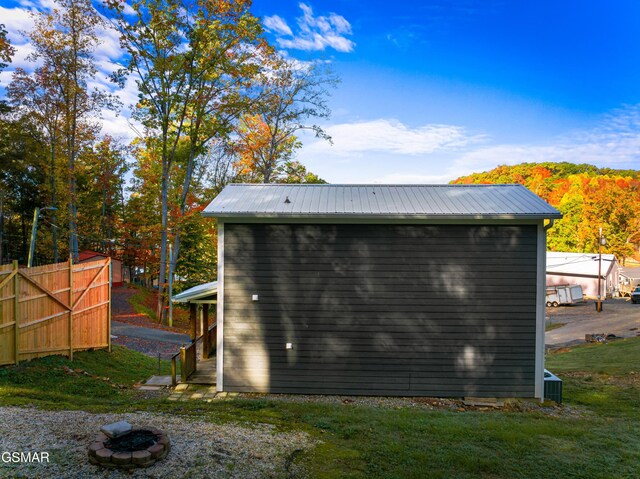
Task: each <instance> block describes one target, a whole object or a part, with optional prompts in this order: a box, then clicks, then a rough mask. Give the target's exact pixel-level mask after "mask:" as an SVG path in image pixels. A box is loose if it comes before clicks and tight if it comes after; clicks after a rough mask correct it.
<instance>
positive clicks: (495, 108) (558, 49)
mask: <svg viewBox="0 0 640 479" xmlns="http://www.w3.org/2000/svg"><path fill="white" fill-rule="evenodd" d="M51 5H52V0H20V1H19V2H15V1H13V0H12V1H8V0H0V18H2V20H0V22H2V23H5V24H6V25H7V28H8V30H9V33H10V38H11V39H12V41H13V42H14V44H16V45H18V46H19V53H18V55H17V57H16V60H15V62H14V64H15V65H18V66H24V65H26V62H24V56H25V55H26V53H28V51H29V45H28V43H26V42H25V40H24V39H23V38H22V37H21V36H20V34H19V33H18V30H20V29H23V30H28V29H29V24H30V21H29V19H28V15H27V10H29V9H33V8H50V7H51ZM253 12H254V14H256V15H258V16H260V17H262V18H263V21H264V24H265V27H266V29H267V36H268V38H269V39H270V40H271V41H272V42H273V43H274V44H275V45H277V46H278V48H280V49H281V50H283V51H286V53H287V55H289V56H291V57H294V58H298V59H301V60H322V61H326V62H329V63H330V65H331V67H332V68H333V70H334V71H335V73H337V74H338V76H339V77H340V78H341V79H342V82H341V84H340V85H339V86H338V88H337V89H336V90H335V91H334V94H333V96H332V98H331V100H330V104H331V107H332V111H333V115H332V117H331V118H330V119H329V120H328V121H325V122H323V126H324V127H325V129H326V130H327V131H328V132H329V134H330V135H331V136H332V137H333V140H334V144H333V145H332V146H331V145H329V144H327V143H326V142H322V141H318V140H316V139H315V138H313V137H307V136H303V137H302V140H303V142H304V147H303V148H302V149H301V150H300V152H299V159H300V160H301V161H302V162H303V163H305V164H306V165H307V166H308V168H309V169H310V170H312V171H314V172H315V173H317V174H319V175H320V176H321V177H323V178H325V179H326V180H328V181H330V182H335V183H338V182H339V183H372V182H375V183H389V182H391V183H442V182H447V181H449V180H451V179H453V178H455V177H457V176H460V175H463V174H468V173H471V172H474V171H483V170H487V169H490V168H493V167H495V166H497V165H498V164H514V163H519V162H523V161H571V162H588V163H593V164H596V165H599V166H608V167H612V168H637V169H640V153H639V152H640V2H637V1H631V0H629V1H615V0H614V1H609V2H605V1H585V0H583V1H580V2H578V1H561V2H557V1H537V2H524V1H492V0H485V1H471V0H437V1H431V0H426V1H420V2H417V1H406V0H396V1H395V2H389V1H381V0H367V1H365V0H342V1H340V0H333V1H312V0H308V1H307V0H305V1H303V2H300V1H289V0H280V1H273V0H271V1H268V0H254V5H253ZM102 37H103V39H104V43H103V45H101V46H100V48H99V49H98V52H97V55H98V60H99V63H100V66H101V73H102V72H105V73H106V72H108V71H109V69H110V66H111V65H112V62H113V61H117V57H118V55H119V53H118V46H117V38H116V37H115V36H114V35H113V34H112V33H109V32H106V31H105V32H103V34H102ZM9 75H10V72H5V73H3V74H2V76H0V81H2V82H3V83H6V81H7V80H8V76H9ZM104 77H105V75H102V76H100V78H96V83H97V84H100V83H104ZM132 86H133V85H130V88H129V89H127V90H125V91H123V92H120V95H121V97H122V99H123V102H124V103H125V104H131V103H132V102H133V101H134V100H135V95H134V94H135V92H134V91H133V88H131V87H132ZM105 120H106V128H107V129H108V130H109V131H110V132H112V133H115V134H119V135H121V136H124V137H127V136H131V135H132V132H131V130H130V128H129V125H128V124H127V122H126V114H125V115H124V116H121V117H117V118H116V117H114V116H113V115H110V114H108V115H107V117H106V118H105Z"/></svg>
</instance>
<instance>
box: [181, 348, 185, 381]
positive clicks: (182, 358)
mask: <svg viewBox="0 0 640 479" xmlns="http://www.w3.org/2000/svg"><path fill="white" fill-rule="evenodd" d="M186 364H187V350H186V349H185V347H184V346H182V347H180V380H181V381H182V382H183V383H184V382H186V381H187V375H186V369H187V368H186V367H185V365H186Z"/></svg>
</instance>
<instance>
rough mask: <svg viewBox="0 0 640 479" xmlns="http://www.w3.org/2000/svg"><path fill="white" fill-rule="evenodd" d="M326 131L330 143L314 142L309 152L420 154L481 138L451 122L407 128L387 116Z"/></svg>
mask: <svg viewBox="0 0 640 479" xmlns="http://www.w3.org/2000/svg"><path fill="white" fill-rule="evenodd" d="M326 131H327V133H328V134H329V135H330V136H331V138H332V140H333V146H331V145H328V144H327V143H326V142H321V141H317V142H315V143H314V144H312V145H310V146H309V150H310V151H311V152H316V153H320V152H321V151H326V152H327V153H329V152H330V153H331V154H333V155H340V156H347V155H362V154H365V153H369V152H374V151H375V152H386V153H389V154H400V155H424V154H429V153H433V152H435V151H439V150H459V149H460V148H462V147H464V146H467V145H469V144H470V143H477V142H479V141H482V139H483V137H481V136H479V135H468V134H467V133H466V131H465V129H464V128H461V127H459V126H455V125H435V124H429V125H424V126H420V127H417V128H410V127H407V126H406V125H404V124H403V123H401V122H399V121H397V120H390V119H378V120H371V121H364V122H357V123H343V124H339V125H332V126H329V127H327V128H326ZM318 150H320V151H318Z"/></svg>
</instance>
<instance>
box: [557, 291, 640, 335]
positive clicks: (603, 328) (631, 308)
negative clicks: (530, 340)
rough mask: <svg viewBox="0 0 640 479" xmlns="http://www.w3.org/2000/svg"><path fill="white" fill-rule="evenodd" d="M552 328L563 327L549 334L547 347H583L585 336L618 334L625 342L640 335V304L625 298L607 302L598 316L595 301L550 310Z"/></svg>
mask: <svg viewBox="0 0 640 479" xmlns="http://www.w3.org/2000/svg"><path fill="white" fill-rule="evenodd" d="M547 317H548V321H547V322H548V323H549V324H556V323H562V324H564V326H562V327H561V328H558V329H554V330H552V331H547V333H546V335H545V342H546V344H547V346H553V347H559V346H564V345H570V344H580V343H584V336H585V334H602V333H604V334H615V335H616V336H620V337H623V338H629V337H635V336H638V335H640V304H632V303H631V301H628V300H627V299H624V298H616V299H607V300H606V301H605V302H604V303H603V307H602V312H601V313H598V312H597V311H596V308H595V304H594V302H593V301H592V300H589V301H587V302H586V303H579V304H576V305H572V306H560V307H559V308H547Z"/></svg>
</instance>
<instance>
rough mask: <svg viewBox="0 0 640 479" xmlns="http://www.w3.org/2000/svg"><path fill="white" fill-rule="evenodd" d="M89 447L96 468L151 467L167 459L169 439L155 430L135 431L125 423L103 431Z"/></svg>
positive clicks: (137, 428) (91, 460) (148, 428)
mask: <svg viewBox="0 0 640 479" xmlns="http://www.w3.org/2000/svg"><path fill="white" fill-rule="evenodd" d="M101 430H102V432H101V433H100V434H98V435H97V436H96V438H95V440H94V441H93V442H92V443H91V445H90V446H89V461H90V462H91V463H92V464H96V465H98V466H103V467H111V468H118V469H134V468H136V467H149V466H151V465H153V464H155V463H156V462H157V461H160V460H162V459H164V458H165V457H166V455H167V454H168V453H169V450H170V449H171V444H170V442H169V437H168V436H167V435H166V434H165V433H164V432H163V431H161V430H160V429H158V428H155V427H131V425H130V424H128V423H126V422H124V421H121V422H119V423H114V424H110V425H108V426H105V427H103V428H102V429H101Z"/></svg>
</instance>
